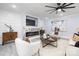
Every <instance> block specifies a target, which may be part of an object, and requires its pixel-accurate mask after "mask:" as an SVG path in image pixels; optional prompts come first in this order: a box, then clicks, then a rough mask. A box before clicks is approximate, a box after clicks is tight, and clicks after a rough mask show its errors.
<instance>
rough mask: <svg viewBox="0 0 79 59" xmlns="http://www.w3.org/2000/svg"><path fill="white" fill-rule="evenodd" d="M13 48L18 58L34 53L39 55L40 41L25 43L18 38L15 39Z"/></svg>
mask: <svg viewBox="0 0 79 59" xmlns="http://www.w3.org/2000/svg"><path fill="white" fill-rule="evenodd" d="M15 46H16V50H17V53H18V55H19V56H32V55H35V54H36V53H38V54H39V49H40V47H41V41H36V42H30V43H29V42H26V41H24V40H22V39H20V38H16V39H15Z"/></svg>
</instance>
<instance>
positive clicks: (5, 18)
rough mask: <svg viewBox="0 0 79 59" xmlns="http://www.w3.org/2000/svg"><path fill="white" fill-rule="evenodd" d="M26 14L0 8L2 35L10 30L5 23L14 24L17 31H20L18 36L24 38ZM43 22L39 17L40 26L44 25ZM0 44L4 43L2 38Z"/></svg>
mask: <svg viewBox="0 0 79 59" xmlns="http://www.w3.org/2000/svg"><path fill="white" fill-rule="evenodd" d="M25 19H26V15H25V14H20V13H14V12H10V11H5V10H0V37H1V38H2V33H3V32H8V31H9V29H8V28H7V27H6V26H5V25H4V24H8V25H12V27H13V29H14V31H15V32H18V37H19V38H23V36H24V28H23V27H25V26H26V20H25ZM42 25H43V22H42V21H41V19H38V26H39V27H42ZM0 44H2V39H0Z"/></svg>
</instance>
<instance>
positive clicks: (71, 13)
mask: <svg viewBox="0 0 79 59" xmlns="http://www.w3.org/2000/svg"><path fill="white" fill-rule="evenodd" d="M59 5H61V6H63V5H64V6H66V5H69V6H67V7H68V8H69V7H70V9H68V8H67V7H62V8H65V9H63V10H64V11H62V8H59V7H60V6H59ZM48 6H52V7H55V8H58V9H57V11H54V9H53V8H50V7H48ZM72 7H73V8H72ZM49 10H52V11H49ZM59 10H60V11H59ZM78 10H79V3H0V27H1V28H0V56H32V55H33V56H79V53H78V51H79V48H78V47H75V44H76V42H74V40H75V41H78V39H79V38H78V39H76V38H75V39H74V40H73V35H74V33H77V32H78V31H79V26H78V25H79V20H78V19H79V17H78V16H79V11H78ZM53 11H54V12H53ZM55 27H58V28H59V30H58V34H57V36H55V35H54V32H55ZM41 29H42V30H44V31H45V34H46V35H47V34H48V36H50V37H51V38H53V39H57V40H56V41H55V42H56V43H55V42H53V41H51V40H52V39H51V38H49V40H48V41H49V43H51V42H52V44H53V43H55V44H53V45H54V46H53V45H50V44H49V43H47V44H46V45H45V46H44V47H40V48H38V46H39V45H40V46H42V45H43V44H42V42H41V39H40V36H41V35H39V34H38V32H40V30H41ZM9 32H10V33H15V34H14V35H12V34H10V36H9ZM6 35H7V37H6ZM13 36H14V37H15V38H14V37H13ZM9 37H10V38H9ZM44 37H45V36H44ZM12 39H13V40H12ZM30 39H31V40H30ZM46 39H47V38H46ZM46 39H45V40H46ZM20 40H22V41H23V42H21V41H20ZM24 40H26V41H24ZM7 41H8V42H7ZM29 41H30V42H29ZM31 41H35V42H33V45H37V46H34V47H35V50H33V51H32V48H34V47H33V45H31ZM50 41H51V42H50ZM44 42H45V41H44ZM23 44H27V45H26V46H25V45H23ZM56 44H57V47H56V46H55V45H56ZM30 45H31V48H27V46H28V47H29V46H30ZM23 46H24V47H26V48H24V47H23ZM22 48H23V49H22ZM37 48H38V49H37ZM25 49H26V50H27V51H26V50H25ZM23 50H24V51H23ZM36 50H37V51H36ZM5 51H6V53H5ZM19 51H20V52H19ZM28 52H29V53H28ZM34 52H35V53H36V52H37V54H34ZM49 52H50V53H49ZM52 52H55V53H52ZM71 52H72V53H71Z"/></svg>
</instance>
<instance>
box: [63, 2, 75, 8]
mask: <svg viewBox="0 0 79 59" xmlns="http://www.w3.org/2000/svg"><path fill="white" fill-rule="evenodd" d="M72 4H74V3H69V4H67V5H65V6H64V7H66V6H69V5H72Z"/></svg>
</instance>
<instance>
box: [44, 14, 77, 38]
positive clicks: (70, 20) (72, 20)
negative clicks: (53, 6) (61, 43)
mask: <svg viewBox="0 0 79 59" xmlns="http://www.w3.org/2000/svg"><path fill="white" fill-rule="evenodd" d="M53 20H64V23H63V27H64V28H65V30H66V31H65V32H60V35H62V36H71V35H73V33H74V32H76V28H79V14H74V15H70V16H64V17H60V18H57V19H45V23H44V25H45V30H46V33H49V34H50V33H52V32H53V31H52V29H51V28H52V24H51V21H53Z"/></svg>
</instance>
